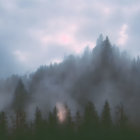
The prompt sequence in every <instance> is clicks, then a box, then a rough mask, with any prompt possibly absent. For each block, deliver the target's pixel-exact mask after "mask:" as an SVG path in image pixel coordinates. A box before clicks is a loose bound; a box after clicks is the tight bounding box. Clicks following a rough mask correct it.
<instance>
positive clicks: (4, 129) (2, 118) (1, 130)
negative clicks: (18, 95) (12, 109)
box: [0, 112, 8, 139]
mask: <svg viewBox="0 0 140 140" xmlns="http://www.w3.org/2000/svg"><path fill="white" fill-rule="evenodd" d="M7 136H8V124H7V117H6V114H5V112H1V113H0V137H1V138H2V139H5V138H6V137H7Z"/></svg>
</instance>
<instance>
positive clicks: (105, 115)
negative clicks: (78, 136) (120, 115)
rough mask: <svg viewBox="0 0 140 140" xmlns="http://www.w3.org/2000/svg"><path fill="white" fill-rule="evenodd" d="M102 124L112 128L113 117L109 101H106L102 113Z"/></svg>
mask: <svg viewBox="0 0 140 140" xmlns="http://www.w3.org/2000/svg"><path fill="white" fill-rule="evenodd" d="M101 125H102V127H103V128H110V127H111V125H112V119H111V114H110V106H109V103H108V101H106V102H105V105H104V107H103V111H102V115H101Z"/></svg>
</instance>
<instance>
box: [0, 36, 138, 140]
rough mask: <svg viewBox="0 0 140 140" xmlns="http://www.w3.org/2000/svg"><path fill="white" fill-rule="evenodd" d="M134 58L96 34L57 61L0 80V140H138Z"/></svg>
mask: <svg viewBox="0 0 140 140" xmlns="http://www.w3.org/2000/svg"><path fill="white" fill-rule="evenodd" d="M139 101H140V58H139V57H137V58H132V57H130V56H129V55H128V54H127V53H126V52H123V51H120V50H119V48H118V47H117V46H115V45H112V44H111V42H110V40H109V38H108V37H106V38H105V39H104V37H103V36H102V35H100V36H99V38H98V39H97V42H96V46H95V47H93V49H92V50H90V49H89V48H88V47H86V48H85V51H84V52H83V54H81V55H79V56H74V55H69V56H67V57H65V58H64V60H63V61H62V62H61V63H55V64H50V65H48V66H46V65H45V66H41V67H40V68H38V69H37V70H36V71H35V72H32V73H31V74H26V75H23V76H20V75H12V76H11V77H9V78H7V79H1V80H0V112H1V113H0V139H2V140H5V139H8V140H10V139H11V140H19V139H21V140H28V139H30V140H31V139H35V140H38V139H44V140H45V139H99V140H104V139H110V140H111V139H113V140H115V139H116V140H118V139H121V140H125V139H127V140H128V139H131V140H132V139H133V140H135V139H136V140H138V139H140V109H139V106H140V102H139Z"/></svg>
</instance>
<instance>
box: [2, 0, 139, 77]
mask: <svg viewBox="0 0 140 140" xmlns="http://www.w3.org/2000/svg"><path fill="white" fill-rule="evenodd" d="M100 33H102V34H103V35H104V36H106V35H108V36H109V38H110V40H111V42H112V44H116V45H117V46H119V48H121V49H125V50H127V51H129V52H131V54H132V55H134V56H137V55H140V45H139V44H140V0H0V65H1V66H0V77H5V76H9V75H11V74H16V73H18V74H23V73H27V72H31V71H34V70H35V69H36V68H38V67H39V66H40V65H44V64H49V63H50V62H59V61H61V60H62V59H63V58H64V56H67V55H68V54H71V53H72V54H80V53H81V52H82V51H83V49H84V48H85V46H87V45H88V46H89V47H90V48H93V47H94V46H95V43H96V39H97V37H98V36H99V34H100Z"/></svg>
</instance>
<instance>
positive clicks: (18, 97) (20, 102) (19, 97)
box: [12, 79, 28, 111]
mask: <svg viewBox="0 0 140 140" xmlns="http://www.w3.org/2000/svg"><path fill="white" fill-rule="evenodd" d="M27 100H28V93H27V90H26V89H25V86H24V84H23V82H22V80H21V79H20V80H19V81H18V84H17V87H16V89H15V93H14V99H13V103H12V108H13V109H14V110H15V111H19V110H24V109H25V106H26V105H27Z"/></svg>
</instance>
